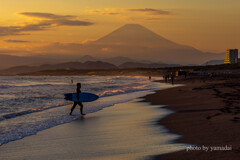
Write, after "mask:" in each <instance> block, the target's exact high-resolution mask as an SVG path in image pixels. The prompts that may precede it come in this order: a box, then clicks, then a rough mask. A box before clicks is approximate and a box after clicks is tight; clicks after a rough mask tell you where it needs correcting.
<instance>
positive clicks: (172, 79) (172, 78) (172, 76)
mask: <svg viewBox="0 0 240 160" xmlns="http://www.w3.org/2000/svg"><path fill="white" fill-rule="evenodd" d="M171 81H172V85H173V84H174V75H173V73H171Z"/></svg>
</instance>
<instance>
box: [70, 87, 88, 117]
mask: <svg viewBox="0 0 240 160" xmlns="http://www.w3.org/2000/svg"><path fill="white" fill-rule="evenodd" d="M75 92H76V94H77V100H78V101H77V102H73V105H72V108H71V111H70V113H69V115H72V112H73V110H74V109H75V107H76V106H77V105H79V106H80V113H81V115H85V114H84V113H83V104H82V102H80V99H79V93H81V83H77V88H76V91H75Z"/></svg>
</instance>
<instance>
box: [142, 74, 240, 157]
mask: <svg viewBox="0 0 240 160" xmlns="http://www.w3.org/2000/svg"><path fill="white" fill-rule="evenodd" d="M177 83H182V84H185V86H182V87H176V88H171V89H167V90H161V91H157V92H156V93H155V94H152V95H147V96H146V97H145V98H146V100H145V101H147V102H151V103H152V104H155V105H157V104H165V105H167V108H170V109H172V110H174V111H176V113H174V114H172V115H170V116H168V117H166V118H164V119H162V120H159V124H161V125H165V126H166V127H167V128H168V129H170V131H171V132H173V133H177V134H180V135H182V137H181V139H179V140H177V142H179V143H188V144H192V145H198V146H199V147H200V150H192V151H186V150H184V151H181V152H175V153H171V154H165V155H159V156H153V157H152V158H153V159H164V160H168V159H169V160H173V159H178V160H179V159H184V160H186V159H189V160H190V159H200V160H201V159H224V160H225V159H226V160H227V159H239V156H240V149H239V148H240V143H239V141H240V137H239V134H240V127H239V123H240V122H239V119H240V115H239V113H240V106H239V91H240V85H239V79H238V78H231V79H230V78H214V79H212V78H200V79H197V78H191V79H187V80H179V81H177ZM203 146H204V147H209V150H208V151H206V150H203ZM221 146H228V147H232V148H231V149H230V150H229V151H228V150H221V151H220V150H214V151H210V147H221Z"/></svg>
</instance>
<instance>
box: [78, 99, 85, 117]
mask: <svg viewBox="0 0 240 160" xmlns="http://www.w3.org/2000/svg"><path fill="white" fill-rule="evenodd" d="M79 106H80V112H81V115H85V114H83V104H82V103H81V102H80V103H79Z"/></svg>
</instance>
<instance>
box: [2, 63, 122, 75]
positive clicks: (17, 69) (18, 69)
mask: <svg viewBox="0 0 240 160" xmlns="http://www.w3.org/2000/svg"><path fill="white" fill-rule="evenodd" d="M117 68H118V67H117V66H115V65H113V64H110V63H106V62H101V61H96V62H93V61H87V62H84V63H81V62H67V63H59V64H53V65H50V64H44V65H40V66H26V65H25V66H16V67H11V68H8V69H5V70H0V74H19V73H30V72H37V71H43V70H58V69H65V70H70V69H82V70H90V69H94V70H98V69H117Z"/></svg>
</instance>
